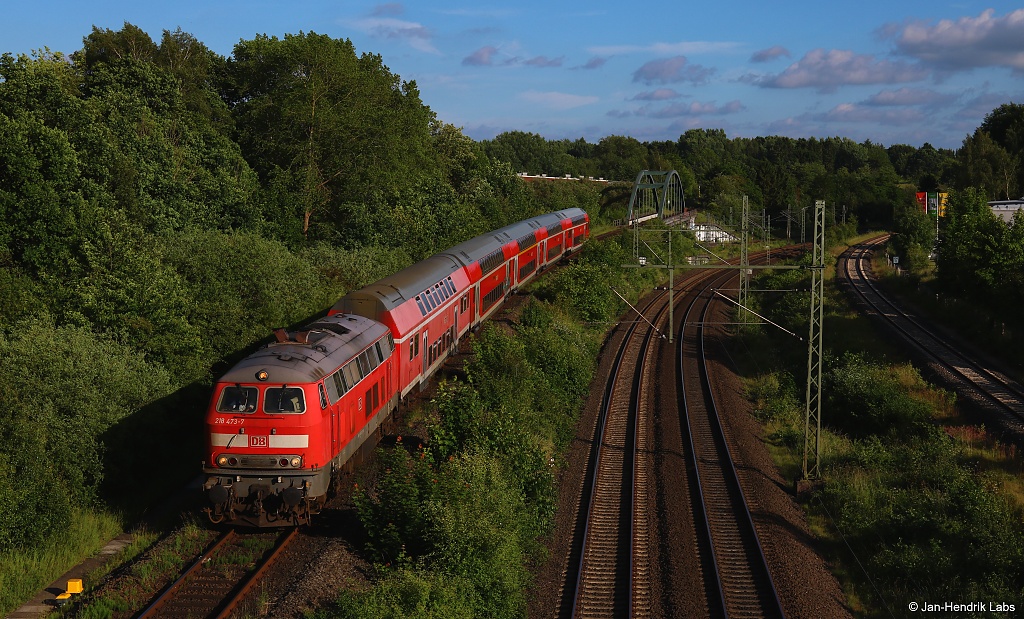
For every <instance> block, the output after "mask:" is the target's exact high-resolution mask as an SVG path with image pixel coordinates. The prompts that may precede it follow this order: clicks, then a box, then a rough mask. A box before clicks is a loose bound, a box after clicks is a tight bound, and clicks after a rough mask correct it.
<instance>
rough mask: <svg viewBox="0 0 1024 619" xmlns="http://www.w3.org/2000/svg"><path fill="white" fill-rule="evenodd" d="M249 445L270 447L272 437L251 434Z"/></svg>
mask: <svg viewBox="0 0 1024 619" xmlns="http://www.w3.org/2000/svg"><path fill="white" fill-rule="evenodd" d="M249 447H270V437H269V436H253V435H250V436H249Z"/></svg>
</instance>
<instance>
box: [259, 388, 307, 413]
mask: <svg viewBox="0 0 1024 619" xmlns="http://www.w3.org/2000/svg"><path fill="white" fill-rule="evenodd" d="M305 411H306V398H305V395H304V394H303V392H302V389H299V388H298V387H270V388H268V389H267V391H266V394H265V395H264V397H263V412H264V413H270V414H276V413H303V412H305Z"/></svg>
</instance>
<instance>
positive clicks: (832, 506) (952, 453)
mask: <svg viewBox="0 0 1024 619" xmlns="http://www.w3.org/2000/svg"><path fill="white" fill-rule="evenodd" d="M960 450H961V447H960V446H959V445H958V444H957V443H955V442H954V441H953V439H951V438H950V437H948V436H946V435H945V434H943V433H941V432H939V431H938V430H937V429H933V431H931V432H929V433H928V434H927V436H922V437H919V438H916V439H909V440H905V441H900V442H897V443H890V442H888V441H885V442H883V441H880V440H878V439H875V438H868V439H866V440H864V441H863V442H860V443H858V444H857V445H856V447H855V450H854V453H853V455H852V457H851V458H850V459H849V460H846V461H840V462H834V463H833V464H832V465H830V467H829V469H830V470H829V472H828V475H827V479H828V480H829V481H828V482H827V483H826V486H825V490H824V492H823V493H822V495H821V501H822V502H823V504H824V505H825V506H826V507H827V509H828V511H829V512H830V514H831V517H832V518H834V522H835V525H836V526H837V527H838V529H839V530H840V531H841V532H842V533H843V535H844V537H845V539H846V541H847V543H849V544H850V545H851V546H852V548H853V551H854V552H855V553H856V554H857V556H858V557H860V559H861V561H862V562H864V563H865V565H864V567H865V569H867V570H868V573H869V574H871V578H872V580H873V581H874V582H875V583H876V585H877V586H880V587H881V588H882V591H881V592H882V595H883V598H884V600H886V601H888V602H889V603H890V604H893V603H897V604H898V603H899V602H900V601H902V600H914V599H947V598H948V599H952V598H954V597H957V596H966V597H965V598H964V599H971V600H981V599H983V600H998V601H1009V602H1013V601H1019V600H1021V599H1024V598H1022V595H1024V589H1022V586H1021V583H1022V582H1024V570H1022V568H1021V566H1022V565H1024V563H1022V560H1024V534H1022V533H1021V531H1020V527H1019V526H1017V524H1016V523H1018V522H1019V518H1018V517H1017V515H1016V514H1015V513H1014V509H1013V508H1012V507H1011V506H1010V505H1009V503H1008V502H1007V501H1006V500H1004V499H1002V498H1000V497H999V496H998V495H996V494H995V493H993V492H991V491H990V490H989V489H986V488H985V486H984V485H983V483H980V482H979V480H978V479H977V478H976V477H975V475H974V474H973V473H972V472H971V471H970V470H969V469H967V468H966V467H964V466H963V465H962V464H960V462H959V461H960V459H961V458H962V454H961V453H960ZM882 601H883V600H876V604H878V605H880V603H881V602H882Z"/></svg>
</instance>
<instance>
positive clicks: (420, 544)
mask: <svg viewBox="0 0 1024 619" xmlns="http://www.w3.org/2000/svg"><path fill="white" fill-rule="evenodd" d="M629 242H630V241H629V239H628V238H621V237H620V238H616V239H612V240H609V241H603V242H599V241H592V242H590V243H588V245H586V246H585V247H584V249H583V252H582V255H581V256H580V257H579V258H577V259H576V260H575V261H573V262H572V263H570V264H568V265H566V266H564V267H562V268H561V269H559V270H558V271H557V272H555V273H552V274H551V275H549V276H545V277H544V278H543V279H542V280H541V281H539V282H538V283H537V284H535V285H534V286H533V293H534V298H532V299H531V300H530V301H529V302H528V303H527V304H526V305H525V306H524V307H523V310H522V312H521V313H520V314H519V315H518V316H515V317H513V319H512V321H511V322H510V324H507V325H506V324H503V323H494V324H491V325H488V326H486V327H484V329H483V331H482V332H481V333H480V335H479V337H477V338H476V339H475V340H474V343H473V350H474V355H473V358H472V360H471V361H470V362H469V364H468V365H467V367H466V374H467V378H466V379H465V380H457V379H452V380H448V381H446V382H443V383H442V384H441V386H440V387H439V389H438V393H437V396H436V397H435V398H434V400H433V402H432V403H431V405H430V407H429V410H428V411H426V413H425V414H426V428H427V434H428V436H427V445H426V447H424V448H421V449H419V450H417V451H413V452H411V453H410V452H409V451H406V450H403V449H384V450H379V451H378V455H379V458H378V463H377V470H376V472H375V474H374V475H373V476H372V478H370V479H368V480H367V481H365V482H364V483H362V484H361V485H360V488H359V490H360V492H359V493H358V494H357V495H356V496H357V499H356V503H357V506H358V509H359V512H360V517H361V520H362V522H363V526H364V527H365V528H366V531H367V533H368V539H369V550H370V553H371V556H372V558H373V560H374V561H376V562H377V567H378V574H377V581H376V583H375V585H374V587H373V588H372V589H371V590H369V591H367V592H364V593H346V594H344V596H343V597H342V598H341V599H340V600H339V601H338V602H337V604H336V605H335V606H333V607H331V608H326V609H322V610H321V611H320V612H319V613H318V614H317V616H322V617H339V616H341V617H371V618H372V617H404V616H431V617H521V616H522V615H523V613H524V612H525V608H526V599H527V598H526V596H527V593H528V589H529V586H530V571H529V568H530V565H531V564H534V563H535V562H537V561H539V560H540V559H541V558H542V556H543V547H542V546H541V545H540V543H539V541H538V538H539V537H540V536H542V535H543V534H544V533H545V532H546V531H547V530H548V529H549V527H550V525H551V523H552V517H553V515H554V514H553V510H554V506H555V498H556V497H555V474H556V469H557V466H558V465H559V463H560V461H561V454H562V453H563V451H564V450H565V448H566V447H567V446H568V443H569V441H570V439H571V438H572V436H573V432H574V428H575V423H576V419H577V416H578V411H579V408H580V406H581V405H582V401H583V399H584V398H585V396H586V393H587V390H588V387H589V384H590V380H591V377H592V374H593V370H594V367H595V361H596V357H597V353H598V351H599V349H600V346H601V342H602V341H603V339H604V335H605V333H606V331H607V330H608V328H609V327H610V324H611V323H612V322H613V321H614V320H615V318H616V317H617V316H618V315H619V314H620V313H621V312H623V311H625V310H626V309H627V308H626V306H625V304H624V303H623V302H622V301H621V300H619V298H618V297H617V296H615V294H614V292H612V289H613V288H614V289H615V290H616V291H618V292H619V293H620V294H622V295H623V296H624V297H625V298H626V299H628V300H629V301H630V302H631V303H635V302H636V301H637V299H639V297H640V296H642V295H643V294H645V293H646V292H647V291H649V290H650V289H651V288H652V287H653V286H654V285H655V284H657V283H658V282H659V280H660V279H661V278H662V277H664V274H663V273H662V272H660V271H656V270H654V269H649V270H646V271H644V270H640V269H622V268H621V265H622V264H627V263H630V262H633V260H632V256H631V254H630V249H629V247H628V245H629ZM674 252H678V253H677V255H676V259H677V260H682V259H683V258H684V257H685V256H686V255H688V254H689V253H691V252H692V245H690V244H688V243H686V242H682V241H681V242H679V243H678V244H677V247H676V248H675V249H674Z"/></svg>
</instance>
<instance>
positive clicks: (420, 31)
mask: <svg viewBox="0 0 1024 619" xmlns="http://www.w3.org/2000/svg"><path fill="white" fill-rule="evenodd" d="M387 6H390V5H387ZM349 23H350V25H351V26H352V27H354V28H356V29H358V30H361V31H363V32H365V33H366V34H368V35H370V36H372V37H377V38H379V39H393V40H400V41H405V42H407V43H408V44H409V45H410V46H411V47H412V48H413V49H416V50H419V51H421V52H426V53H429V54H440V53H441V52H440V51H438V49H437V48H436V47H434V44H433V42H432V39H433V33H432V32H431V31H430V29H429V28H427V27H426V26H424V25H423V24H420V23H418V22H412V21H405V20H404V19H396V18H394V17H366V18H363V19H357V20H355V21H352V22H349Z"/></svg>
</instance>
